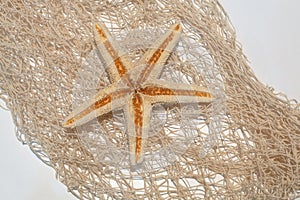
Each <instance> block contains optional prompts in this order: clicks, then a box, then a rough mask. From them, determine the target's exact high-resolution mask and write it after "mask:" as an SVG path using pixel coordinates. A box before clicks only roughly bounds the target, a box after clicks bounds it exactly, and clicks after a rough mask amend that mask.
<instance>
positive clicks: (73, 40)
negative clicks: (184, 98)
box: [0, 0, 300, 199]
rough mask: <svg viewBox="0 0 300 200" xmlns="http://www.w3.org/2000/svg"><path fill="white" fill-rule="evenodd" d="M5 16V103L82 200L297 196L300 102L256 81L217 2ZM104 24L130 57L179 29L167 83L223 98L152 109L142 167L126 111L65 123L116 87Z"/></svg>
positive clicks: (172, 1)
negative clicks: (103, 55)
mask: <svg viewBox="0 0 300 200" xmlns="http://www.w3.org/2000/svg"><path fill="white" fill-rule="evenodd" d="M0 10H1V12H0V15H1V17H0V20H1V24H0V33H1V34H0V41H1V49H0V53H1V54H0V55H1V57H0V61H1V63H0V98H1V99H2V100H4V101H5V103H6V106H7V108H9V109H10V110H11V112H12V115H13V119H14V122H15V125H16V127H17V137H18V139H19V140H20V141H21V142H23V143H25V144H27V145H28V146H29V147H30V148H31V150H32V151H33V152H34V153H35V154H36V155H37V156H38V157H39V158H40V159H41V160H42V161H43V162H45V163H46V164H48V165H50V166H51V167H53V168H54V169H55V170H56V172H57V177H58V179H59V180H60V181H61V182H63V183H64V184H65V185H66V186H67V187H68V189H69V190H70V191H71V192H72V193H73V194H74V195H76V196H77V197H78V198H79V199H294V198H296V197H297V196H299V195H300V190H299V189H300V174H299V172H300V171H299V159H300V146H299V143H300V110H299V104H297V102H293V101H289V100H288V99H286V98H285V97H284V96H282V95H281V96H279V95H276V94H274V91H273V90H271V89H270V88H267V87H266V86H264V85H263V84H262V83H260V82H259V81H258V80H257V79H256V77H255V76H254V75H253V73H252V71H251V69H250V68H249V66H248V63H247V59H246V57H245V56H244V55H243V53H242V50H241V47H240V46H239V45H238V43H237V41H236V35H235V31H234V29H233V27H232V25H231V23H230V21H229V19H228V17H227V15H226V13H225V12H224V10H223V8H222V7H221V5H220V4H219V2H218V1H216V0H202V1H200V0H198V1H181V0H168V1H167V0H149V1H142V0H136V1H130V0H124V1H112V0H107V1H67V0H64V1H58V0H57V1H56V0H53V1H37V0H35V1H32V0H30V1H29V0H28V1H27V0H23V1H17V0H13V1H11V0H2V1H1V3H0ZM100 21H102V22H105V24H106V25H107V26H108V29H109V30H110V32H111V33H112V35H113V36H114V37H115V39H116V40H117V41H119V43H120V46H122V47H123V48H124V49H125V50H126V53H127V54H128V55H129V57H131V58H132V59H133V60H135V59H137V58H138V57H140V56H141V54H142V53H143V52H145V50H146V49H147V48H149V46H151V43H152V42H153V41H155V39H156V38H157V37H158V36H159V35H160V34H162V33H164V32H165V30H166V29H167V28H168V27H169V25H170V24H173V23H175V22H180V23H181V24H182V26H183V36H182V39H181V41H180V42H179V44H178V47H177V48H176V49H175V50H174V52H173V53H172V55H171V57H170V59H169V60H168V61H167V63H166V67H165V69H164V71H163V72H162V74H161V78H162V79H166V80H170V81H176V82H180V81H182V82H186V83H196V84H199V85H204V86H206V87H208V88H209V89H210V91H211V92H212V93H213V94H214V95H215V97H216V100H215V101H214V102H213V103H210V104H199V105H197V104H189V105H178V104H161V105H155V106H154V108H153V111H152V115H151V127H152V128H151V130H150V132H152V133H153V134H152V135H151V134H150V137H149V142H148V145H147V149H146V158H147V159H145V162H144V165H143V166H141V167H140V168H137V169H132V168H131V167H130V164H128V140H127V135H126V131H125V129H126V127H124V120H125V119H124V116H123V114H122V112H120V111H114V112H112V113H108V114H107V115H105V116H101V117H99V118H97V120H96V121H95V122H90V123H89V124H87V125H86V126H83V127H78V128H76V129H64V128H63V127H62V125H61V122H62V121H63V120H64V118H65V117H66V116H67V115H68V114H69V113H70V112H71V111H72V109H73V108H74V107H76V106H77V105H80V104H81V103H82V102H83V101H84V100H85V99H87V98H88V97H89V96H90V95H92V94H94V93H95V92H96V91H97V90H99V89H100V88H105V86H106V85H107V84H109V77H108V76H107V74H106V73H105V70H104V69H105V66H103V65H101V59H99V60H97V59H98V57H97V56H96V54H97V53H96V50H97V47H96V45H95V41H94V34H93V27H94V25H95V23H97V22H100ZM98 61H99V63H98V64H97V62H98ZM147 156H148V157H147ZM150 161H151V162H150Z"/></svg>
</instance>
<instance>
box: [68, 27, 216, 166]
mask: <svg viewBox="0 0 300 200" xmlns="http://www.w3.org/2000/svg"><path fill="white" fill-rule="evenodd" d="M181 33H182V28H181V25H180V24H179V23H178V24H175V25H172V26H171V27H170V28H169V29H168V30H167V31H166V33H165V34H163V35H162V36H161V37H160V38H159V39H158V40H157V41H156V42H155V43H154V44H153V46H152V47H151V48H149V49H148V50H147V51H146V52H145V54H144V55H143V56H142V57H141V58H140V59H139V61H137V62H136V63H133V62H130V60H129V59H128V57H126V54H125V53H124V52H123V51H122V49H121V48H120V47H119V46H118V44H117V42H116V41H114V39H113V38H112V36H111V34H110V33H109V31H108V30H107V28H106V27H105V25H104V24H99V25H98V24H97V25H96V26H95V37H96V38H95V40H96V43H97V45H98V46H99V48H100V52H101V55H102V56H103V58H104V61H105V62H106V65H107V71H108V74H109V76H110V77H109V78H110V82H111V84H110V85H109V86H107V87H106V88H104V89H102V90H100V91H99V92H98V93H97V94H96V95H95V96H94V97H93V98H91V99H89V100H88V101H86V102H85V103H83V105H81V106H79V107H78V108H76V109H75V110H74V111H73V112H72V113H71V114H70V115H69V116H68V117H67V118H66V119H65V121H64V122H63V126H64V127H68V128H74V127H76V126H80V125H83V124H85V123H87V122H89V121H90V120H92V119H94V118H96V117H98V116H100V115H103V114H106V113H108V112H111V111H113V110H114V109H122V110H123V112H124V114H125V118H126V120H125V121H126V128H127V134H128V141H129V152H130V162H131V164H132V165H136V164H138V163H141V162H142V161H143V157H144V151H145V146H146V142H147V137H148V132H149V126H150V116H151V110H152V105H154V104H156V103H174V102H178V103H201V102H205V103H207V102H211V101H212V99H213V97H212V95H211V93H210V92H209V91H208V89H207V88H205V87H201V86H198V85H193V84H182V83H174V82H168V81H164V80H160V79H158V78H159V75H160V73H161V71H162V70H163V67H164V64H165V63H166V61H167V59H168V57H169V56H170V54H171V53H172V51H173V49H174V48H175V47H176V45H177V44H178V41H179V39H180V35H181Z"/></svg>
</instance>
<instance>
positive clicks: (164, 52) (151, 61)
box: [136, 23, 182, 84]
mask: <svg viewBox="0 0 300 200" xmlns="http://www.w3.org/2000/svg"><path fill="white" fill-rule="evenodd" d="M181 31H182V28H181V26H180V24H179V23H178V24H175V25H172V26H171V27H170V29H169V30H168V31H167V32H166V33H165V34H164V35H163V36H162V37H161V38H159V39H158V40H157V42H156V43H155V44H154V45H153V47H151V48H150V49H149V50H148V51H147V52H146V53H145V54H144V56H143V57H142V58H141V59H140V60H139V62H138V63H137V65H136V66H138V65H142V64H146V66H145V69H144V70H143V71H142V73H141V74H140V77H139V79H138V82H137V83H138V84H141V83H143V82H145V81H146V80H147V79H148V77H151V78H157V77H158V76H159V74H160V73H161V71H162V68H163V64H164V63H165V62H166V60H167V59H168V57H169V56H170V54H171V52H172V51H173V49H174V47H175V46H176V45H177V43H178V41H179V38H180V35H181Z"/></svg>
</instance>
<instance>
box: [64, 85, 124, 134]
mask: <svg viewBox="0 0 300 200" xmlns="http://www.w3.org/2000/svg"><path fill="white" fill-rule="evenodd" d="M128 94H129V89H125V88H124V89H116V86H115V85H110V86H108V87H107V88H105V89H103V90H101V91H99V92H98V93H97V94H96V95H95V96H94V97H93V98H90V99H89V100H88V101H86V102H84V103H83V104H82V105H81V106H79V107H78V108H76V109H75V110H74V111H73V112H72V113H71V114H70V115H69V116H68V117H66V119H65V120H64V121H63V126H64V127H66V128H74V127H75V126H80V125H83V124H85V123H87V122H89V121H91V120H92V119H94V118H96V117H98V116H100V115H103V114H106V113H108V112H110V111H111V110H112V106H113V108H114V109H116V108H120V107H122V106H124V105H125V103H126V101H127V98H128ZM112 102H113V105H112Z"/></svg>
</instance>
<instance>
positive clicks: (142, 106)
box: [125, 93, 151, 165]
mask: <svg viewBox="0 0 300 200" xmlns="http://www.w3.org/2000/svg"><path fill="white" fill-rule="evenodd" d="M125 112H126V115H127V120H128V121H127V132H128V137H129V151H130V162H131V164H132V165H136V164H139V163H141V162H142V161H143V158H144V149H145V146H146V142H147V137H148V131H149V123H150V112H151V105H150V104H148V103H147V102H145V101H144V100H143V97H142V95H140V94H136V93H135V94H133V96H132V98H131V102H130V104H129V106H128V108H127V110H126V111H125Z"/></svg>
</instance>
